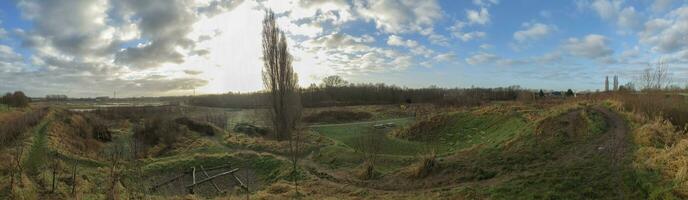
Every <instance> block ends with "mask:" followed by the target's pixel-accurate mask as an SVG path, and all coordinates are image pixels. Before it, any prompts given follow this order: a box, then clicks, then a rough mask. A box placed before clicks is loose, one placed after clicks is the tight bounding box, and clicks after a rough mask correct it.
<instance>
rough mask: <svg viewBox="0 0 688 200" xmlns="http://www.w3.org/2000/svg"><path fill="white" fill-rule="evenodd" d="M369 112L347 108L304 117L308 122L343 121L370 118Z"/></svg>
mask: <svg viewBox="0 0 688 200" xmlns="http://www.w3.org/2000/svg"><path fill="white" fill-rule="evenodd" d="M371 117H373V115H372V114H370V113H369V112H355V111H346V110H328V111H322V112H319V113H315V114H311V115H308V116H306V117H304V118H303V121H304V122H307V123H342V122H352V121H361V120H366V119H370V118H371Z"/></svg>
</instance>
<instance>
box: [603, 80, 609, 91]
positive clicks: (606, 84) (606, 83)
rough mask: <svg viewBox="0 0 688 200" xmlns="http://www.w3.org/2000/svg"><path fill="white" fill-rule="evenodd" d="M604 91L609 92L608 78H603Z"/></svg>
mask: <svg viewBox="0 0 688 200" xmlns="http://www.w3.org/2000/svg"><path fill="white" fill-rule="evenodd" d="M604 91H605V92H609V76H605V77H604Z"/></svg>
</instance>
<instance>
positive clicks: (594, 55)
mask: <svg viewBox="0 0 688 200" xmlns="http://www.w3.org/2000/svg"><path fill="white" fill-rule="evenodd" d="M563 48H564V49H565V50H567V51H568V52H569V53H571V54H572V55H575V56H580V57H585V58H590V59H602V58H606V57H609V56H611V55H612V54H613V53H614V50H613V49H611V48H610V47H609V44H608V39H607V38H606V37H604V36H602V35H597V34H590V35H587V36H585V37H584V38H581V39H579V38H569V39H568V40H567V41H566V43H565V44H564V45H563Z"/></svg>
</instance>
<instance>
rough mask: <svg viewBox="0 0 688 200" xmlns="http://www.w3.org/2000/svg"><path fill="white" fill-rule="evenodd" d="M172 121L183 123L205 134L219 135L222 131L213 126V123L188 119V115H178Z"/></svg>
mask: <svg viewBox="0 0 688 200" xmlns="http://www.w3.org/2000/svg"><path fill="white" fill-rule="evenodd" d="M174 121H175V122H177V123H178V124H182V125H185V126H186V127H188V128H189V129H190V130H192V131H196V132H199V133H203V134H205V135H207V136H213V135H219V134H221V133H222V130H220V129H218V128H216V127H214V126H213V125H210V124H208V123H205V122H198V121H194V120H192V119H189V118H188V117H180V118H177V119H175V120H174Z"/></svg>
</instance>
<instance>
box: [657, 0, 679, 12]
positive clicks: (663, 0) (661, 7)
mask: <svg viewBox="0 0 688 200" xmlns="http://www.w3.org/2000/svg"><path fill="white" fill-rule="evenodd" d="M653 2H654V3H652V11H654V12H662V11H665V10H666V9H667V8H669V7H670V6H671V4H673V3H674V0H654V1H653Z"/></svg>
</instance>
